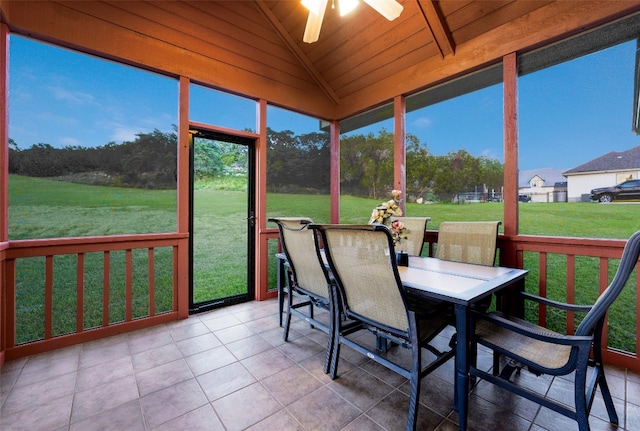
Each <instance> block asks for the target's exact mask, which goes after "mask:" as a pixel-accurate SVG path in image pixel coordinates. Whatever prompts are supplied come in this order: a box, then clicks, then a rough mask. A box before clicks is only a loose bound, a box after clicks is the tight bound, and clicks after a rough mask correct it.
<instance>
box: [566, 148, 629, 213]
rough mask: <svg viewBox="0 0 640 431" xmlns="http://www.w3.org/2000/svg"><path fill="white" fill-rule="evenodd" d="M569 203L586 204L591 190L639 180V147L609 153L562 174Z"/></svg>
mask: <svg viewBox="0 0 640 431" xmlns="http://www.w3.org/2000/svg"><path fill="white" fill-rule="evenodd" d="M563 175H564V176H565V177H567V183H568V184H567V196H568V201H569V202H588V201H589V194H590V192H591V190H592V189H595V188H598V187H609V186H615V185H616V184H620V183H621V182H623V181H626V180H633V179H638V178H640V145H638V146H635V147H633V148H631V149H629V150H627V151H621V152H618V151H611V152H610V153H607V154H605V155H603V156H600V157H598V158H596V159H593V160H591V161H589V162H587V163H585V164H582V165H580V166H578V167H577V168H573V169H570V170H568V171H566V172H564V173H563Z"/></svg>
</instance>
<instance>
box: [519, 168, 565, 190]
mask: <svg viewBox="0 0 640 431" xmlns="http://www.w3.org/2000/svg"><path fill="white" fill-rule="evenodd" d="M536 175H537V176H539V177H540V178H542V181H543V186H544V187H553V186H554V185H555V184H556V183H563V182H565V181H567V179H566V178H565V177H564V175H562V171H561V170H559V169H554V168H540V169H529V170H524V171H520V172H518V187H519V188H526V187H529V181H531V179H532V178H533V177H535V176H536Z"/></svg>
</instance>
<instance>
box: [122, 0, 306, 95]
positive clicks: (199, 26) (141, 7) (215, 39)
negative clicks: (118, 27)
mask: <svg viewBox="0 0 640 431" xmlns="http://www.w3.org/2000/svg"><path fill="white" fill-rule="evenodd" d="M165 3H173V4H175V3H177V2H158V3H154V4H152V5H149V4H146V5H145V4H144V3H138V2H120V3H118V4H122V5H123V6H124V7H127V8H129V11H132V12H134V13H136V14H141V15H140V16H142V17H145V16H153V17H154V19H155V20H156V21H158V22H159V24H160V26H165V27H166V28H165V29H162V27H161V29H160V30H159V31H156V32H151V31H147V32H148V33H149V34H150V35H151V36H154V37H157V38H158V39H164V40H171V42H172V43H174V44H176V45H177V46H180V47H182V48H183V49H187V50H193V51H196V52H198V53H200V54H202V55H204V56H208V57H211V58H212V59H214V60H217V61H223V62H226V63H229V64H231V65H234V66H237V67H241V68H244V69H246V70H247V71H250V72H252V73H255V74H258V75H261V76H264V77H265V78H267V79H271V80H279V81H282V82H284V83H287V84H288V85H291V86H293V87H295V88H299V89H307V88H308V87H309V85H316V84H315V83H314V82H313V80H312V79H311V78H310V77H309V76H308V74H307V72H306V71H305V70H304V69H303V68H302V67H300V65H299V64H297V63H296V62H295V59H292V58H291V59H290V60H283V59H281V58H279V57H278V55H276V53H274V52H273V46H274V44H269V43H268V42H263V41H261V40H260V39H258V40H256V41H255V43H253V44H252V45H253V47H251V48H249V47H248V46H247V48H246V49H245V48H244V47H245V45H246V43H242V44H240V43H238V42H237V41H236V40H235V39H233V38H232V36H230V35H228V34H226V33H225V32H223V31H219V32H215V31H213V30H212V29H210V28H209V27H208V26H206V25H205V24H204V22H206V21H203V17H207V15H205V14H203V12H200V11H197V10H193V9H191V10H190V9H189V6H188V5H182V6H181V9H180V10H176V9H169V10H165V9H157V8H156V5H165ZM183 6H184V7H186V8H187V9H186V10H185V9H182V7H183ZM260 18H261V15H260ZM196 19H199V20H198V21H196ZM214 22H215V21H214ZM209 23H211V21H209ZM216 24H219V22H217V23H216ZM172 27H175V28H172ZM220 27H221V26H220V25H216V27H215V28H218V29H219V28H220ZM134 28H135V27H134ZM250 36H251V34H247V38H245V40H247V41H250V40H251V39H250ZM276 40H277V42H278V43H279V42H280V40H279V39H277V38H276ZM234 46H235V47H236V48H235V49H234V50H230V49H229V47H234ZM238 47H241V48H238ZM256 48H261V49H256ZM234 51H237V52H234ZM248 55H250V56H251V57H249V56H248ZM287 55H288V56H289V57H290V54H288V53H287Z"/></svg>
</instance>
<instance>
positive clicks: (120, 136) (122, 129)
mask: <svg viewBox="0 0 640 431" xmlns="http://www.w3.org/2000/svg"><path fill="white" fill-rule="evenodd" d="M141 132H142V130H141V129H140V128H138V127H132V126H125V125H122V124H114V125H113V133H111V140H112V141H115V142H116V143H120V142H124V141H133V140H135V139H136V135H137V134H138V133H141Z"/></svg>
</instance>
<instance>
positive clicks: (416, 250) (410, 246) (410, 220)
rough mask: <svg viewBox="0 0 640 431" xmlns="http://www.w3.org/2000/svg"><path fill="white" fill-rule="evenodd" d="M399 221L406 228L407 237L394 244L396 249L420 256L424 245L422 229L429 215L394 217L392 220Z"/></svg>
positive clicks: (425, 227) (429, 218)
mask: <svg viewBox="0 0 640 431" xmlns="http://www.w3.org/2000/svg"><path fill="white" fill-rule="evenodd" d="M395 220H398V221H401V222H402V223H404V227H405V228H406V229H407V239H406V240H403V241H401V242H400V244H398V245H396V251H404V252H407V253H408V254H410V255H413V256H420V255H421V254H422V248H423V246H424V231H425V230H426V229H427V223H428V222H429V220H431V217H394V218H393V219H392V221H395Z"/></svg>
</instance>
